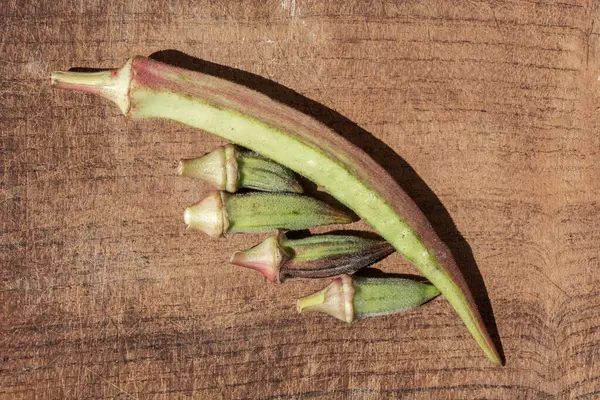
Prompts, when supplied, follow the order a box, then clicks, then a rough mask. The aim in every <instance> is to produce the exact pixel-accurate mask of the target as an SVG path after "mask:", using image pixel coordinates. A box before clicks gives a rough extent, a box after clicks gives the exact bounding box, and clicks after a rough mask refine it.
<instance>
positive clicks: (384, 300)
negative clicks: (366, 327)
mask: <svg viewBox="0 0 600 400" xmlns="http://www.w3.org/2000/svg"><path fill="white" fill-rule="evenodd" d="M439 294H440V291H439V290H438V289H437V288H436V287H435V286H433V285H431V284H428V283H424V282H418V281H415V280H412V279H403V278H360V277H350V276H348V275H344V276H342V277H341V278H338V279H335V280H334V281H333V282H331V283H330V284H329V285H328V286H327V287H326V288H325V289H323V290H320V291H318V292H317V293H314V294H311V295H310V296H307V297H304V298H301V299H299V300H298V301H297V303H296V308H297V309H298V312H303V311H320V312H324V313H327V314H329V315H332V316H334V317H336V318H337V319H340V320H342V321H344V322H352V321H355V320H357V319H359V318H367V317H377V316H380V315H388V314H394V313H399V312H403V311H406V310H409V309H411V308H415V307H418V306H420V305H422V304H423V303H426V302H428V301H429V300H431V299H433V298H434V297H436V296H439Z"/></svg>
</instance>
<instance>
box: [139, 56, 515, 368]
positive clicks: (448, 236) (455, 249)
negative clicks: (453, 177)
mask: <svg viewBox="0 0 600 400" xmlns="http://www.w3.org/2000/svg"><path fill="white" fill-rule="evenodd" d="M150 57H151V58H153V59H155V60H158V61H162V62H165V63H167V64H171V65H174V66H177V67H180V68H184V69H188V70H192V71H197V72H201V73H204V74H207V75H212V76H216V77H219V78H222V79H226V80H228V81H230V82H235V83H237V84H241V85H244V86H246V87H248V88H250V89H253V90H255V91H257V92H260V93H263V94H265V95H267V96H269V97H270V98H272V99H274V100H276V101H278V102H280V103H282V104H285V105H287V106H289V107H292V108H294V109H296V110H298V111H300V112H302V113H305V114H308V115H310V116H312V117H313V118H315V119H317V120H318V121H320V122H321V123H323V124H325V125H327V126H328V127H329V128H331V129H332V130H334V131H335V132H337V133H338V134H340V135H341V136H343V137H344V138H346V139H347V140H348V141H350V142H351V143H353V144H354V145H355V146H358V147H360V148H361V149H363V150H364V151H365V152H366V153H368V154H369V155H370V156H371V157H372V158H373V159H374V160H375V161H377V162H378V163H379V164H380V165H381V166H382V167H383V168H385V169H386V170H387V171H388V173H390V174H391V176H392V177H393V178H394V179H395V180H396V181H397V182H398V183H399V184H400V186H401V187H402V188H403V189H404V190H405V191H406V192H407V193H408V195H409V196H410V197H411V198H412V199H413V200H414V201H415V202H416V203H417V205H418V206H419V207H420V208H421V210H422V211H423V213H424V214H425V216H426V217H427V218H428V219H429V221H430V222H431V224H432V225H433V227H434V229H435V230H436V232H437V233H438V235H439V236H440V238H441V239H442V240H443V241H444V242H445V243H446V245H447V246H448V247H449V248H450V250H451V252H452V254H453V255H454V257H455V259H456V262H457V263H458V266H459V268H460V270H461V272H462V273H463V274H464V276H465V279H466V281H467V283H468V285H469V288H470V289H471V291H472V293H473V296H474V297H475V301H476V303H477V305H478V307H479V310H480V311H481V314H482V316H483V319H484V322H485V324H486V327H487V329H488V331H489V332H490V335H491V337H492V340H493V341H494V344H495V345H496V347H497V349H498V351H499V353H500V356H501V358H502V360H504V351H503V349H502V344H501V343H500V338H499V334H498V329H497V326H496V323H495V318H494V312H493V309H492V305H491V302H490V300H489V297H488V293H487V290H486V288H485V284H484V282H483V278H482V276H481V273H480V272H479V268H478V267H477V264H476V262H475V259H474V257H473V252H472V250H471V247H470V246H469V244H468V243H467V241H466V240H465V239H464V237H463V236H462V235H461V234H460V232H458V229H457V228H456V225H455V224H454V222H453V221H452V218H451V217H450V214H449V213H448V211H447V210H446V208H445V207H444V205H443V204H442V203H441V201H440V200H439V198H438V197H437V196H436V195H435V193H433V191H432V190H431V189H430V188H429V187H428V186H427V184H426V183H425V182H424V181H423V179H421V177H419V175H418V174H417V173H416V172H415V170H414V169H413V168H411V166H410V165H408V163H407V162H406V161H405V160H404V159H403V158H402V157H400V156H399V155H398V154H396V152H394V150H392V149H391V148H390V147H389V146H388V145H386V144H385V143H384V142H382V141H381V140H379V139H377V138H376V137H375V136H373V135H372V134H370V133H369V132H367V131H366V130H364V129H362V128H361V127H360V126H358V125H357V124H356V123H354V122H352V121H350V120H349V119H348V118H346V117H344V116H343V115H341V114H340V113H338V112H336V111H334V110H332V109H330V108H328V107H326V106H324V105H322V104H320V103H318V102H316V101H314V100H311V99H308V98H306V97H305V96H302V95H301V94H299V93H297V92H295V91H294V90H292V89H289V88H287V87H285V86H283V85H280V84H278V83H276V82H273V81H271V80H269V79H266V78H263V77H261V76H259V75H256V74H253V73H250V72H246V71H242V70H239V69H236V68H232V67H228V66H224V65H219V64H215V63H212V62H209V61H205V60H201V59H198V58H195V57H192V56H189V55H187V54H185V53H182V52H180V51H177V50H162V51H159V52H156V53H154V54H152V55H151V56H150Z"/></svg>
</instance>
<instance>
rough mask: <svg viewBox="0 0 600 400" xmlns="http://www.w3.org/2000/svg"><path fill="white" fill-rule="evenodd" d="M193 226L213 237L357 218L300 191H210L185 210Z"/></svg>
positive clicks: (186, 218) (186, 220) (339, 221)
mask: <svg viewBox="0 0 600 400" xmlns="http://www.w3.org/2000/svg"><path fill="white" fill-rule="evenodd" d="M183 218H184V221H185V223H186V225H187V226H188V228H189V229H195V230H200V231H203V232H204V233H206V234H207V235H209V236H212V237H221V236H223V235H224V234H227V233H257V232H273V231H277V230H278V229H286V230H302V229H309V228H314V227H316V226H322V225H331V224H349V223H351V222H353V221H354V219H355V217H354V216H352V215H349V214H347V213H345V212H343V211H341V210H338V209H336V208H333V207H331V206H330V205H329V204H326V203H324V202H322V201H320V200H317V199H314V198H312V197H308V196H304V195H301V194H297V193H269V192H251V193H244V194H230V193H227V192H223V191H217V192H212V193H210V194H209V195H208V196H207V197H205V198H204V199H203V200H201V201H200V202H198V203H196V204H194V205H192V206H190V207H188V208H186V209H185V212H184V215H183Z"/></svg>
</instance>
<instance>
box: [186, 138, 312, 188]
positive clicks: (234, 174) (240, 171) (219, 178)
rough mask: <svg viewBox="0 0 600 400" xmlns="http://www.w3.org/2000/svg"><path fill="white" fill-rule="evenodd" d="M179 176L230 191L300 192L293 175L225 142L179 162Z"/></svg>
mask: <svg viewBox="0 0 600 400" xmlns="http://www.w3.org/2000/svg"><path fill="white" fill-rule="evenodd" d="M177 172H178V173H179V175H182V176H187V177H191V178H198V179H202V180H204V181H206V182H209V183H211V184H213V185H214V186H215V187H216V188H217V189H218V190H226V191H228V192H230V193H235V192H237V190H238V189H240V188H248V189H256V190H262V191H266V192H294V193H302V191H303V190H302V185H301V184H300V182H299V181H298V177H297V176H296V174H295V173H294V172H293V171H291V170H290V169H288V168H286V167H284V166H283V165H281V164H277V163H276V162H274V161H272V160H269V159H268V158H265V157H263V156H261V155H260V154H258V153H255V152H253V151H250V150H246V149H242V148H240V147H238V146H234V145H232V144H228V145H225V146H221V147H219V148H217V149H216V150H214V151H212V152H210V153H208V154H205V155H204V156H202V157H198V158H190V159H184V160H181V161H179V166H178V168H177Z"/></svg>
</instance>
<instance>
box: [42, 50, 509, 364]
mask: <svg viewBox="0 0 600 400" xmlns="http://www.w3.org/2000/svg"><path fill="white" fill-rule="evenodd" d="M52 83H53V85H55V86H56V87H59V88H64V89H71V90H79V91H83V92H88V93H92V94H96V95H99V96H102V97H104V98H107V99H109V100H111V101H113V102H114V103H115V104H117V105H118V106H119V108H120V109H121V111H122V112H123V114H125V115H126V116H128V117H131V118H138V119H144V118H166V119H170V120H175V121H179V122H181V123H183V124H187V125H189V126H193V127H196V128H199V129H202V130H204V131H207V132H210V133H213V134H215V135H218V136H220V137H222V138H224V139H226V140H229V141H231V142H233V143H236V144H238V145H240V146H243V147H245V148H248V149H250V150H254V151H256V152H257V153H259V154H261V155H263V156H265V157H268V158H270V159H272V160H273V161H275V162H278V163H279V164H282V165H285V166H286V167H288V168H290V169H291V170H293V171H295V172H296V173H298V174H300V175H303V176H305V177H306V178H308V179H310V180H312V181H313V182H315V183H316V184H318V185H319V186H321V187H323V188H324V189H325V190H327V191H328V192H329V193H330V194H331V195H333V196H334V197H336V198H337V199H338V200H339V201H340V202H342V203H343V204H345V205H346V206H347V207H349V208H350V209H352V210H353V211H354V212H355V213H356V214H357V215H358V216H360V217H361V218H363V219H364V220H365V221H366V222H367V223H369V224H370V225H371V226H372V227H373V228H374V229H375V230H376V231H377V232H378V233H379V234H380V235H381V236H382V237H383V238H384V239H386V240H387V241H389V242H390V243H391V244H392V245H393V246H394V247H395V248H396V250H398V252H399V253H401V254H402V255H403V256H404V257H405V258H406V259H407V260H409V261H410V262H411V263H412V264H413V265H414V266H415V267H416V268H417V269H418V270H419V271H421V273H422V274H423V275H424V276H425V277H426V278H427V279H428V280H429V281H430V282H431V283H433V284H434V285H435V286H436V287H437V288H438V289H439V290H440V291H441V292H442V294H443V295H444V297H445V298H446V300H448V302H450V304H451V305H452V306H453V307H454V309H455V310H456V312H457V313H458V315H459V316H460V318H461V319H462V320H463V322H464V323H465V325H466V327H467V329H468V330H469V332H470V333H471V335H472V336H473V338H474V339H475V341H476V342H477V343H478V344H479V346H480V347H481V348H482V350H483V352H484V353H485V355H486V356H487V357H488V358H489V359H490V361H492V362H493V363H494V364H497V365H501V363H502V361H501V359H500V356H499V354H498V351H497V350H496V347H495V345H494V343H493V342H492V340H491V337H490V335H489V333H488V331H487V329H486V326H485V324H484V322H483V319H482V318H481V314H480V312H479V310H478V309H477V305H476V304H475V300H474V299H473V295H472V294H471V291H470V290H469V287H468V285H467V282H466V281H465V279H464V276H463V275H462V273H461V271H460V269H459V268H458V266H457V265H456V262H455V260H454V258H453V256H452V254H451V252H450V250H449V249H448V247H447V246H446V245H444V243H443V242H442V241H441V240H440V238H439V237H438V235H437V234H436V232H435V231H434V229H433V227H432V226H431V224H430V223H429V222H428V221H427V219H426V217H425V216H424V215H423V213H422V212H421V211H420V210H419V208H418V207H417V205H416V204H415V203H414V202H413V201H412V199H410V197H409V196H408V195H407V194H406V193H405V192H404V191H403V190H402V189H401V188H400V186H399V185H398V183H397V182H396V181H395V180H394V178H393V177H392V176H391V175H390V174H389V173H387V171H385V169H383V168H382V167H381V166H380V165H379V164H377V163H376V162H375V161H374V160H373V159H372V158H371V157H369V156H368V155H367V154H366V153H365V152H363V151H362V150H360V149H359V148H357V147H356V146H354V145H352V144H351V143H350V142H348V141H347V140H345V139H343V138H342V137H341V136H340V135H339V134H337V133H336V132H335V131H333V130H332V129H331V128H329V127H327V126H325V125H324V124H322V123H321V122H319V121H317V120H316V119H314V118H312V117H310V116H308V115H306V114H303V113H301V112H299V111H297V110H295V109H293V108H291V107H288V106H286V105H284V104H281V103H278V102H276V101H274V100H272V99H270V98H269V97H268V96H265V95H263V94H260V93H257V92H255V91H253V90H251V89H249V88H246V87H244V86H241V85H237V84H235V83H232V82H229V81H226V80H223V79H219V78H217V77H214V76H210V75H206V74H203V73H199V72H193V71H188V70H184V69H181V68H177V67H173V66H171V65H168V64H164V63H161V62H159V61H155V60H152V59H149V58H145V57H139V56H138V57H134V58H132V59H130V60H129V61H127V62H126V63H125V65H124V66H123V67H122V68H119V69H115V70H109V71H102V72H91V73H89V72H79V73H78V72H55V73H53V74H52Z"/></svg>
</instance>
